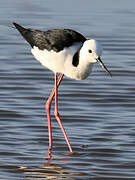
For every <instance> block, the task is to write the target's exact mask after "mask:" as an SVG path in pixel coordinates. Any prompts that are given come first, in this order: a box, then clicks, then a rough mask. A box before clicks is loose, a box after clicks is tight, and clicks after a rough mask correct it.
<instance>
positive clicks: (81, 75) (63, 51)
mask: <svg viewBox="0 0 135 180" xmlns="http://www.w3.org/2000/svg"><path fill="white" fill-rule="evenodd" d="M13 24H14V26H15V28H16V29H17V30H18V31H19V32H20V34H21V35H22V36H23V38H24V39H25V40H26V41H27V42H28V43H29V44H30V46H31V53H32V54H33V56H34V57H35V59H36V60H37V61H39V62H40V63H41V64H42V65H43V66H44V67H46V68H48V69H49V70H51V71H53V73H54V88H53V90H52V92H51V94H50V96H49V98H48V100H47V101H46V104H45V107H46V113H47V119H48V136H49V148H48V158H50V159H51V158H52V155H51V153H52V147H53V144H52V126H51V115H50V110H51V103H52V100H53V98H55V100H54V101H55V111H54V114H55V118H56V120H57V122H58V124H59V126H60V128H61V130H62V132H63V135H64V137H65V140H66V143H67V145H68V148H69V151H70V153H71V154H72V153H73V149H72V147H71V144H70V141H69V139H68V136H67V134H66V131H65V129H64V126H63V124H62V121H61V119H60V115H59V112H58V87H59V85H60V83H61V81H62V79H63V76H67V77H69V78H71V79H75V80H84V79H86V78H87V77H88V76H89V75H90V73H91V71H92V68H93V64H95V63H96V62H97V63H99V64H100V65H101V66H102V68H103V69H104V70H105V71H106V72H107V73H108V74H109V75H110V76H112V74H111V72H110V71H109V70H108V69H107V67H106V66H105V65H104V63H103V62H102V61H101V55H102V51H103V48H102V45H101V44H100V42H99V41H98V40H95V39H87V38H86V37H85V36H83V35H82V34H81V33H79V32H77V31H75V30H72V29H50V30H46V31H41V30H35V29H31V28H24V27H22V26H21V25H19V24H17V23H15V22H13Z"/></svg>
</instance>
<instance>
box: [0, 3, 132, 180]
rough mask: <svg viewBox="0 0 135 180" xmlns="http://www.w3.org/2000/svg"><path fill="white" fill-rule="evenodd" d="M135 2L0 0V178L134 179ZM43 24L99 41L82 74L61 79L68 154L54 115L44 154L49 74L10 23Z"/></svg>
mask: <svg viewBox="0 0 135 180" xmlns="http://www.w3.org/2000/svg"><path fill="white" fill-rule="evenodd" d="M134 6H135V2H134V1H132V0H131V1H130V3H129V1H122V0H121V1H120V0H118V1H117V3H115V2H114V1H113V2H111V1H105V0H101V1H100V2H99V1H94V2H93V1H91V0H89V1H88V0H86V1H85V2H84V1H80V0H79V1H77V0H74V1H71V0H69V1H62V0H59V1H56V0H46V1H41V0H39V1H35V0H29V1H26V0H24V1H21V0H14V1H12V0H11V1H9V0H5V1H3V2H2V3H1V6H0V52H1V53H0V87H1V88H0V127H1V128H0V179H6V180H7V179H90V180H102V179H103V180H123V179H135V83H134V77H135V70H134V67H135V33H134V30H135V23H134V15H135V8H134ZM13 21H15V22H18V23H19V24H22V25H24V26H25V27H31V28H35V29H41V30H46V29H50V28H72V29H75V30H77V31H79V32H81V33H83V34H84V35H85V36H86V37H87V38H95V39H97V40H99V41H100V42H101V43H102V44H103V47H104V52H103V56H102V60H103V62H104V63H105V64H106V66H107V67H108V69H109V70H110V71H112V74H113V77H112V78H110V77H109V76H108V75H107V74H106V73H105V72H104V71H103V70H102V69H101V67H100V66H99V65H98V64H97V65H95V66H94V68H93V72H92V74H91V76H89V77H88V78H87V79H86V80H84V81H75V80H72V79H69V78H66V77H65V78H64V80H63V82H62V84H61V87H60V89H59V110H60V114H61V118H62V121H63V124H64V126H65V129H66V131H67V134H68V135H69V139H70V141H71V144H72V147H73V150H74V152H75V153H74V154H73V155H72V156H65V154H68V152H69V151H68V148H67V145H66V143H65V140H64V138H63V135H62V133H61V131H60V128H59V127H58V124H57V122H56V120H55V118H54V115H53V109H54V105H53V106H52V112H51V113H52V125H53V143H54V146H53V154H52V155H53V157H54V158H55V160H52V161H46V160H45V159H44V158H47V151H48V127H47V119H46V112H45V108H44V104H45V101H46V100H47V98H48V96H49V94H50V92H51V89H52V88H53V84H54V80H53V78H54V77H53V73H52V72H50V71H49V70H47V69H45V68H44V67H42V66H41V65H40V64H39V63H38V62H37V61H36V60H34V58H33V56H32V55H31V53H30V47H29V45H28V44H27V43H26V42H25V41H24V40H23V38H22V37H21V36H20V34H19V33H18V32H17V30H16V29H14V28H12V27H11V26H12V24H11V23H12V22H13Z"/></svg>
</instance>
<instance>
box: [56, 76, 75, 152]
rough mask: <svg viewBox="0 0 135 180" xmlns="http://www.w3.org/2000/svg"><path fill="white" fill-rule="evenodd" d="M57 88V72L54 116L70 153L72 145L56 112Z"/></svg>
mask: <svg viewBox="0 0 135 180" xmlns="http://www.w3.org/2000/svg"><path fill="white" fill-rule="evenodd" d="M57 89H58V86H57V73H55V117H56V120H57V121H58V123H59V126H60V128H61V130H62V132H63V135H64V137H65V140H66V142H67V145H68V148H69V150H70V152H71V153H72V152H73V150H72V147H71V145H70V142H69V140H68V137H67V135H66V131H65V129H64V127H63V125H62V122H61V120H60V116H59V113H58V91H57Z"/></svg>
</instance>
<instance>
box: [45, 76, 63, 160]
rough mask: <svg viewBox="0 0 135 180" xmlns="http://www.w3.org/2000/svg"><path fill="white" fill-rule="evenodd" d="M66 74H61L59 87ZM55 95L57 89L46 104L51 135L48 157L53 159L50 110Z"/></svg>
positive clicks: (58, 82)
mask: <svg viewBox="0 0 135 180" xmlns="http://www.w3.org/2000/svg"><path fill="white" fill-rule="evenodd" d="M63 76H64V74H60V77H59V79H58V81H57V86H59V85H60V83H61V81H62V78H63ZM54 95H55V88H54V89H53V90H52V92H51V94H50V96H49V98H48V100H47V102H46V105H45V107H46V112H47V119H48V133H49V149H48V157H49V158H51V152H52V128H51V116H50V109H51V103H52V100H53V97H54Z"/></svg>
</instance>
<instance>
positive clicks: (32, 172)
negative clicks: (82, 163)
mask: <svg viewBox="0 0 135 180" xmlns="http://www.w3.org/2000/svg"><path fill="white" fill-rule="evenodd" d="M58 161H59V163H60V164H61V166H60V165H57V164H55V161H54V160H53V161H52V160H48V162H46V163H44V165H43V166H42V167H25V166H20V167H19V169H20V170H21V173H22V174H25V175H26V176H25V177H26V178H31V179H35V178H46V179H58V178H64V179H74V176H84V175H87V174H86V173H83V172H77V171H76V172H72V171H71V172H70V171H68V170H64V169H63V167H62V164H69V162H68V160H67V159H59V160H58V159H57V161H56V163H57V162H58Z"/></svg>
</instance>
